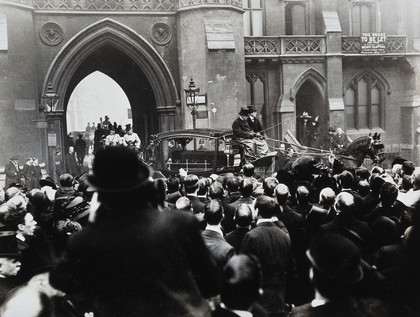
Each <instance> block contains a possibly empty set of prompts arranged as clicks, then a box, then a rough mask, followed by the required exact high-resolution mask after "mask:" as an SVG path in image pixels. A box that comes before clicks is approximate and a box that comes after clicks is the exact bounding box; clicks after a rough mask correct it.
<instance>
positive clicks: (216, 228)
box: [206, 225, 223, 237]
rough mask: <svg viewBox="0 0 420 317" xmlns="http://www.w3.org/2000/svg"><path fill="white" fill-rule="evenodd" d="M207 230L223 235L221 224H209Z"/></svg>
mask: <svg viewBox="0 0 420 317" xmlns="http://www.w3.org/2000/svg"><path fill="white" fill-rule="evenodd" d="M206 230H210V231H215V232H217V233H219V234H220V235H221V236H222V237H223V231H222V230H221V229H220V225H207V226H206Z"/></svg>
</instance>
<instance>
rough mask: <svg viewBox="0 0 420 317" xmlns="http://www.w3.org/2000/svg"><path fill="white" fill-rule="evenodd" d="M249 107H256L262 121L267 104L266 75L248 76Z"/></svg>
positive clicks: (247, 94)
mask: <svg viewBox="0 0 420 317" xmlns="http://www.w3.org/2000/svg"><path fill="white" fill-rule="evenodd" d="M246 80H247V82H246V84H247V93H246V96H247V98H246V100H247V105H248V106H249V105H254V106H255V108H256V109H257V112H258V115H259V116H260V117H259V119H260V121H261V114H262V112H263V107H264V104H265V76H264V74H247V76H246Z"/></svg>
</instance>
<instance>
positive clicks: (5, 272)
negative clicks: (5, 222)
mask: <svg viewBox="0 0 420 317" xmlns="http://www.w3.org/2000/svg"><path fill="white" fill-rule="evenodd" d="M19 257H20V251H19V250H18V246H17V240H16V233H15V232H14V231H0V304H1V303H3V301H4V300H5V299H6V297H7V295H8V293H9V292H10V291H11V290H12V289H13V288H15V287H16V286H18V282H17V280H16V279H13V277H14V276H16V274H17V273H18V272H19V270H20V262H19Z"/></svg>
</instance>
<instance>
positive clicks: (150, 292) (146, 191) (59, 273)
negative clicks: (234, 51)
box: [50, 147, 220, 317]
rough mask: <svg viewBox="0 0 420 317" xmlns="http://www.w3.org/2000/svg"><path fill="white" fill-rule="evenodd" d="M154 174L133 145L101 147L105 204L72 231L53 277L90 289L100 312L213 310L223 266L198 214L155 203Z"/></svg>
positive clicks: (95, 180)
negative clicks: (210, 247) (156, 206)
mask: <svg viewBox="0 0 420 317" xmlns="http://www.w3.org/2000/svg"><path fill="white" fill-rule="evenodd" d="M109 166H114V167H115V168H114V169H109ZM148 179H149V169H148V168H147V167H145V166H144V165H143V164H142V163H141V162H140V161H139V160H138V157H137V154H136V153H135V152H134V151H133V150H131V149H129V148H126V147H110V148H106V149H104V150H101V151H98V153H97V154H96V157H95V161H94V164H93V176H92V177H90V182H91V183H92V185H93V186H96V187H97V192H98V200H99V202H100V203H101V206H100V207H99V209H98V210H97V215H96V218H95V217H94V216H92V217H91V218H92V219H95V220H94V223H92V224H91V225H90V226H89V227H88V228H86V229H84V230H82V231H80V232H78V233H76V234H74V235H72V236H71V239H70V241H69V247H68V248H67V252H66V253H67V254H66V258H65V260H63V261H62V262H61V263H60V265H59V266H58V268H57V270H54V272H53V273H52V274H51V277H50V281H51V282H52V285H53V286H55V287H56V288H58V289H61V290H63V291H65V292H66V294H82V293H83V292H85V293H87V294H89V295H90V296H89V297H88V298H86V299H87V300H90V301H91V303H92V304H93V305H92V306H93V312H94V314H95V316H162V317H163V316H169V315H170V316H191V317H192V316H209V315H210V309H209V307H208V304H207V302H206V300H205V299H204V297H212V296H215V295H217V294H218V292H219V285H220V275H219V274H220V273H219V271H218V269H217V266H216V264H215V262H214V260H213V259H212V257H211V255H210V253H209V251H208V249H207V248H206V246H205V244H204V242H203V239H202V238H201V235H200V230H199V227H198V222H197V220H196V219H195V217H194V216H193V215H189V214H183V213H176V212H158V211H157V210H155V209H153V208H151V206H150V203H149V202H148V197H150V190H151V186H150V182H149V181H148ZM91 212H92V211H91Z"/></svg>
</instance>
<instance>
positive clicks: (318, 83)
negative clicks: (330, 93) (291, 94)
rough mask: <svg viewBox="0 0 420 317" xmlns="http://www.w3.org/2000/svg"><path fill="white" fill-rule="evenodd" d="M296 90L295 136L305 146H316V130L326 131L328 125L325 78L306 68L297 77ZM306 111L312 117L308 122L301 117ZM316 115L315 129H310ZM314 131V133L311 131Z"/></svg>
mask: <svg viewBox="0 0 420 317" xmlns="http://www.w3.org/2000/svg"><path fill="white" fill-rule="evenodd" d="M294 90H295V91H296V103H295V104H296V108H295V111H296V137H297V139H298V141H299V142H301V143H303V144H304V145H307V146H318V144H317V142H316V140H313V138H314V137H315V138H318V139H319V137H320V136H319V135H318V133H319V132H318V131H327V129H328V126H329V109H328V104H327V102H326V98H325V92H326V79H325V77H324V76H322V75H321V74H320V73H319V72H317V71H316V70H314V69H312V68H311V69H309V70H307V71H306V72H305V73H304V74H302V75H301V76H300V77H299V80H298V81H297V82H296V83H295V85H294ZM304 112H305V113H307V114H308V115H309V116H311V117H312V119H311V120H309V122H305V120H303V119H302V118H301V116H302V114H303V113H304ZM317 117H318V122H319V123H317V125H318V128H317V131H311V129H312V128H313V127H311V126H310V125H311V122H312V121H313V120H315V119H316V118H317ZM308 129H309V131H310V134H311V135H310V138H311V139H312V141H310V140H307V137H309V136H308V135H307V132H308ZM314 132H315V135H313V133H314Z"/></svg>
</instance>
